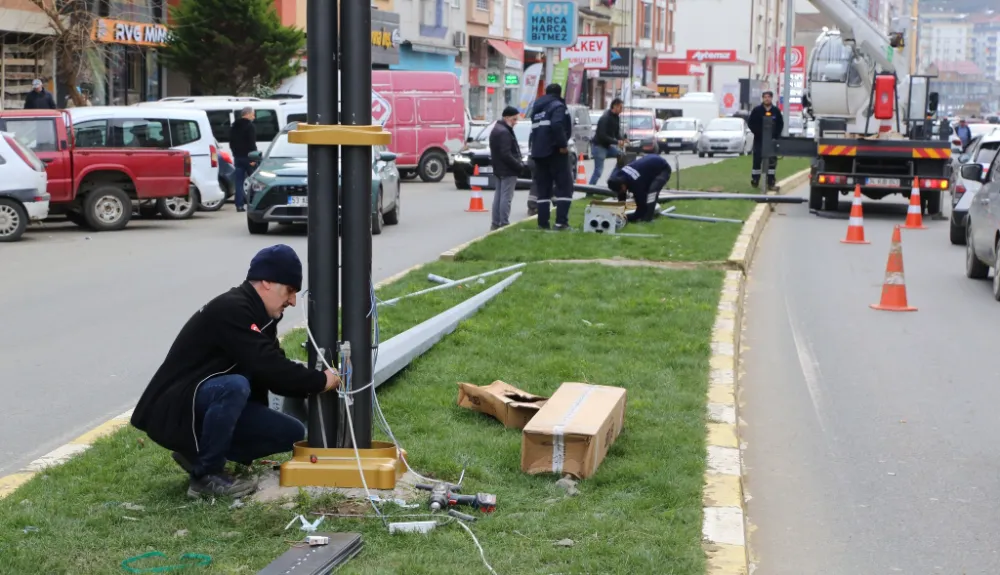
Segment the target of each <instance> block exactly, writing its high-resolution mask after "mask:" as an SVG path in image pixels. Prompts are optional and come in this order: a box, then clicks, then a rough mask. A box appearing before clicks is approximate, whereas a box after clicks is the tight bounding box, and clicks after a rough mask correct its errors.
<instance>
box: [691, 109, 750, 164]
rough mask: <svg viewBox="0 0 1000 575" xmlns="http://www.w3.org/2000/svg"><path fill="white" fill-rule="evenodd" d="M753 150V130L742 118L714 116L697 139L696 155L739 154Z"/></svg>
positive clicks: (702, 156)
mask: <svg viewBox="0 0 1000 575" xmlns="http://www.w3.org/2000/svg"><path fill="white" fill-rule="evenodd" d="M752 151H753V132H751V131H750V127H749V126H747V123H746V120H744V119H743V118H715V119H714V120H710V121H709V122H708V125H706V126H705V131H704V132H702V134H701V137H700V138H699V139H698V157H699V158H704V157H705V156H708V157H709V158H711V157H712V156H714V155H715V154H739V155H741V156H743V155H745V154H749V153H750V152H752Z"/></svg>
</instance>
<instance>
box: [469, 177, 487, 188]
mask: <svg viewBox="0 0 1000 575" xmlns="http://www.w3.org/2000/svg"><path fill="white" fill-rule="evenodd" d="M469 185H470V186H488V185H490V179H489V178H484V177H482V176H478V177H477V176H472V177H471V178H469Z"/></svg>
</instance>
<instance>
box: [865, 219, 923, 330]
mask: <svg viewBox="0 0 1000 575" xmlns="http://www.w3.org/2000/svg"><path fill="white" fill-rule="evenodd" d="M899 229H900V228H899V226H896V227H895V228H893V230H892V247H890V248H889V261H888V262H886V264H885V281H883V282H882V300H881V301H880V302H879V303H877V304H876V303H873V304H871V308H872V309H878V310H883V311H917V308H915V307H910V306H909V305H908V304H907V303H906V280H905V279H904V277H903V243H902V240H901V238H900V235H899Z"/></svg>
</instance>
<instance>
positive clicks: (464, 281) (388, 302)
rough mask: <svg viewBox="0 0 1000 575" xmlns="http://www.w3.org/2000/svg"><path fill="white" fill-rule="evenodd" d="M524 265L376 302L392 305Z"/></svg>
mask: <svg viewBox="0 0 1000 575" xmlns="http://www.w3.org/2000/svg"><path fill="white" fill-rule="evenodd" d="M525 265H526V264H514V265H512V266H507V267H505V268H500V269H498V270H493V271H489V272H484V273H481V274H476V275H474V276H469V277H467V278H462V279H460V280H454V281H452V282H449V283H446V284H441V285H436V286H434V287H432V288H427V289H422V290H420V291H415V292H413V293H409V294H406V295H401V296H399V297H397V298H393V299H390V300H386V301H381V302H378V305H394V304H395V303H396V302H398V301H400V300H403V299H406V298H408V297H413V296H418V295H424V294H426V293H431V292H433V291H438V290H443V289H448V288H452V287H455V286H457V285H461V284H464V283H468V282H470V281H473V280H477V279H480V278H485V277H489V276H492V275H496V274H502V273H504V272H509V271H513V270H516V269H521V268H523V267H524V266H525Z"/></svg>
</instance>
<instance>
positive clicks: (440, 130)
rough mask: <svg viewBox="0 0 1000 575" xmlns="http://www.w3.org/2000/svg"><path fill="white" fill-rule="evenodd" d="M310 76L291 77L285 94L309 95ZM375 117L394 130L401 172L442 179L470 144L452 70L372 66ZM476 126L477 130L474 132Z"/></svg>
mask: <svg viewBox="0 0 1000 575" xmlns="http://www.w3.org/2000/svg"><path fill="white" fill-rule="evenodd" d="M306 87H307V83H306V75H305V74H300V75H298V76H296V77H294V78H290V79H288V80H286V81H285V82H284V83H282V85H281V86H280V87H279V88H278V92H279V93H281V94H301V95H302V96H303V97H304V96H305V95H306ZM372 120H373V121H374V122H376V123H379V124H382V125H383V126H385V129H386V130H388V131H389V132H391V133H392V143H390V144H389V149H388V150H387V151H391V152H393V153H395V154H396V156H397V164H398V169H399V172H400V175H401V176H402V177H404V178H408V177H410V176H411V174H414V173H415V174H417V175H418V176H420V179H422V180H424V181H425V182H440V181H441V180H442V179H443V178H444V176H445V174H446V173H447V172H448V167H449V166H448V160H449V158H450V157H451V155H452V154H454V153H457V152H459V151H460V150H461V149H462V147H463V146H464V145H465V142H466V140H467V135H466V121H467V120H466V113H465V98H464V97H463V96H462V84H461V82H460V81H459V78H458V76H456V75H455V74H452V73H451V72H425V71H412V70H372ZM474 132H475V130H473V133H474Z"/></svg>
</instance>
